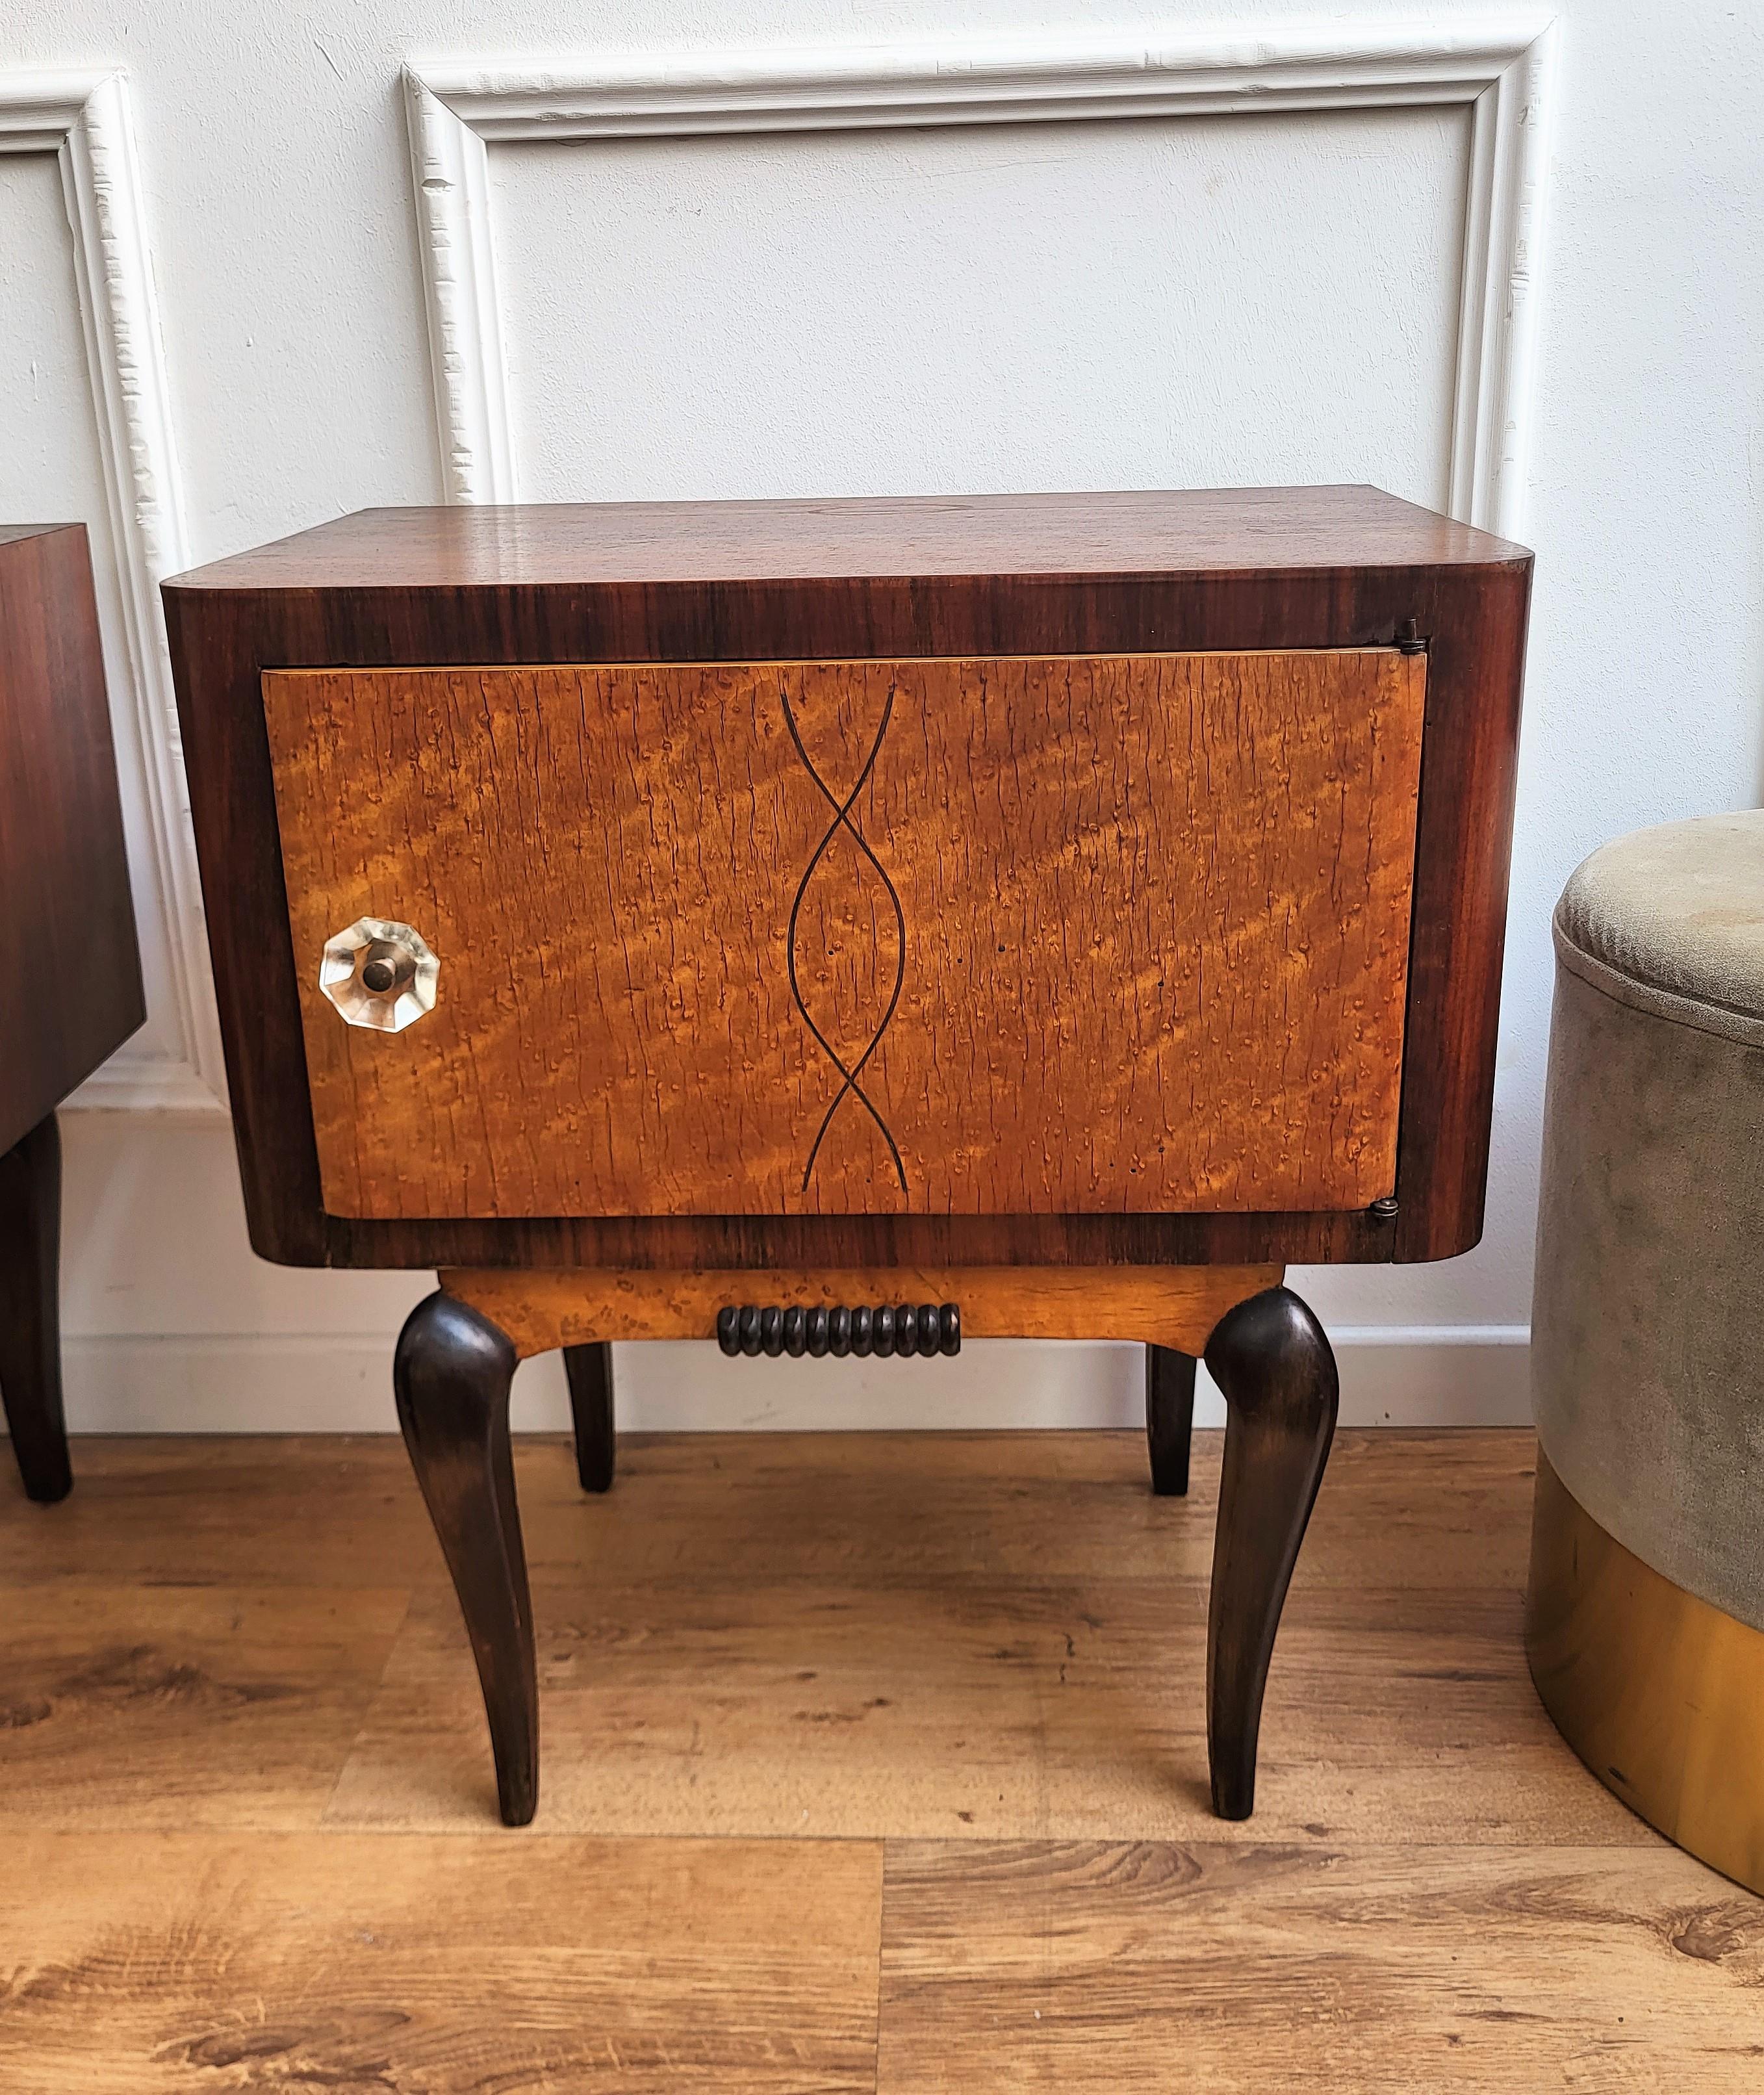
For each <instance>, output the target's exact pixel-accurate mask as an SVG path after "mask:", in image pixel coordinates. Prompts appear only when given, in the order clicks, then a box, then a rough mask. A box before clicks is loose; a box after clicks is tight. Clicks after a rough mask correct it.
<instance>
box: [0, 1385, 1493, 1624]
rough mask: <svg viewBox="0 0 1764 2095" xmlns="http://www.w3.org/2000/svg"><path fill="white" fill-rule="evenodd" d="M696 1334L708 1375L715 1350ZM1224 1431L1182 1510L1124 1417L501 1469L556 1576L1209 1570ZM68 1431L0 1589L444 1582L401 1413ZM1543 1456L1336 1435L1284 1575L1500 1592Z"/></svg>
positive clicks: (710, 1446) (656, 1443) (559, 1449)
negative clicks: (1164, 1492) (589, 1489)
mask: <svg viewBox="0 0 1764 2095" xmlns="http://www.w3.org/2000/svg"><path fill="white" fill-rule="evenodd" d="M704 1357H705V1361H706V1371H707V1372H708V1373H719V1374H720V1373H723V1372H725V1368H724V1365H723V1363H721V1361H716V1360H715V1358H714V1357H713V1355H712V1352H711V1349H710V1348H709V1347H708V1346H707V1347H706V1348H705V1353H704ZM744 1371H746V1370H741V1369H738V1370H734V1372H736V1373H741V1372H744ZM755 1371H756V1372H763V1373H773V1372H775V1370H773V1368H772V1367H771V1365H769V1364H767V1365H765V1366H764V1367H763V1368H760V1369H757V1370H755ZM856 1371H857V1370H856V1367H855V1366H854V1367H853V1368H852V1369H851V1370H838V1369H834V1370H827V1371H826V1372H829V1373H831V1374H838V1373H841V1372H849V1373H856ZM1222 1439H1223V1435H1222V1434H1220V1433H1218V1432H1216V1431H1202V1432H1199V1433H1196V1435H1195V1438H1194V1457H1193V1478H1194V1481H1193V1486H1192V1492H1193V1496H1192V1499H1191V1501H1190V1505H1189V1506H1188V1507H1184V1506H1181V1505H1174V1506H1161V1505H1158V1504H1157V1502H1156V1500H1154V1499H1153V1498H1152V1496H1151V1494H1150V1493H1149V1492H1148V1491H1147V1489H1146V1479H1145V1470H1144V1449H1143V1443H1142V1442H1141V1441H1140V1440H1139V1436H1138V1435H1137V1434H1134V1433H1126V1432H1123V1433H1068V1432H1039V1433H1010V1434H998V1433H966V1432H946V1433H939V1434H936V1435H925V1434H917V1433H865V1435H863V1436H862V1438H861V1440H860V1442H858V1443H857V1444H856V1448H854V1444H853V1441H852V1436H851V1435H849V1434H845V1433H838V1432H828V1433H676V1434H667V1433H664V1434H653V1433H636V1434H632V1433H627V1434H625V1435H622V1436H621V1441H620V1453H621V1457H622V1458H623V1472H622V1474H623V1475H624V1476H625V1477H629V1479H632V1480H634V1483H635V1486H636V1487H635V1488H634V1490H633V1491H631V1492H626V1491H625V1490H624V1489H623V1486H622V1481H621V1488H620V1489H619V1490H617V1491H616V1492H613V1493H612V1495H611V1496H610V1497H608V1498H607V1499H606V1500H603V1501H600V1502H598V1503H596V1504H595V1505H585V1504H584V1502H583V1500H582V1496H581V1487H580V1484H579V1483H578V1482H577V1475H576V1469H575V1463H574V1461H573V1457H572V1456H571V1453H570V1451H569V1448H568V1442H567V1439H564V1438H563V1437H561V1436H551V1435H517V1436H516V1440H515V1468H516V1478H517V1481H518V1484H519V1488H520V1505H521V1519H522V1525H523V1528H524V1530H525V1535H526V1541H527V1553H528V1557H529V1561H531V1563H532V1565H533V1567H534V1571H535V1573H536V1574H537V1575H538V1576H540V1577H542V1578H543V1579H546V1580H547V1583H551V1584H558V1583H565V1584H568V1583H573V1582H576V1583H581V1585H583V1586H585V1587H590V1588H592V1587H595V1586H598V1585H599V1584H603V1583H608V1584H611V1583H619V1582H620V1581H621V1580H625V1579H628V1580H629V1582H630V1583H633V1584H636V1585H655V1586H661V1585H665V1584H669V1583H678V1582H684V1583H687V1584H690V1583H692V1582H693V1581H694V1580H695V1579H698V1578H699V1577H701V1576H703V1575H705V1574H706V1573H707V1572H708V1570H710V1569H711V1568H712V1567H713V1566H714V1565H715V1564H716V1561H717V1560H718V1557H719V1556H720V1555H721V1557H722V1558H723V1559H725V1561H728V1562H736V1563H738V1564H739V1565H740V1566H742V1567H743V1570H744V1571H745V1572H747V1573H749V1574H751V1575H752V1576H754V1577H756V1578H760V1579H769V1580H771V1581H773V1583H782V1584H787V1583H791V1582H792V1581H795V1580H805V1581H806V1580H812V1579H813V1578H814V1577H815V1575H817V1571H821V1570H825V1568H826V1567H827V1566H830V1565H837V1566H838V1567H839V1570H840V1572H841V1574H842V1575H845V1576H848V1577H850V1578H851V1579H852V1580H854V1581H855V1582H856V1583H860V1584H869V1585H878V1586H887V1585H893V1584H895V1583H899V1582H900V1581H901V1580H903V1579H905V1580H920V1581H924V1582H928V1583H939V1582H954V1583H961V1582H963V1581H965V1580H966V1579H969V1578H972V1577H975V1576H981V1575H983V1576H986V1577H989V1578H997V1577H1002V1578H1004V1579H1007V1580H1008V1579H1018V1578H1030V1579H1034V1578H1037V1577H1041V1576H1048V1577H1052V1578H1056V1579H1075V1580H1078V1581H1081V1582H1082V1581H1084V1580H1087V1579H1095V1578H1105V1577H1117V1578H1125V1579H1158V1578H1174V1579H1192V1580H1204V1579H1205V1578H1206V1576H1207V1571H1208V1566H1209V1563H1210V1561H1211V1557H1212V1548H1213V1529H1212V1515H1211V1513H1210V1510H1209V1509H1210V1508H1211V1506H1212V1505H1213V1500H1214V1497H1215V1496H1216V1494H1217V1488H1218V1479H1219V1458H1220V1453H1221V1447H1222ZM78 1447H79V1452H80V1455H81V1483H80V1488H79V1490H78V1491H77V1492H76V1493H75V1494H74V1496H72V1498H71V1499H69V1500H68V1502H67V1503H66V1505H63V1506H61V1507H59V1508H58V1509H57V1510H56V1512H55V1513H54V1515H53V1517H41V1516H37V1515H34V1514H31V1512H30V1510H29V1509H28V1506H27V1505H25V1503H24V1493H23V1491H22V1489H21V1488H20V1485H19V1484H18V1483H17V1481H16V1479H14V1478H12V1477H11V1476H10V1475H9V1474H7V1471H6V1470H5V1468H4V1466H0V1588H7V1589H11V1588H20V1587H25V1586H38V1585H49V1586H53V1585H56V1584H59V1583H63V1582H72V1583H76V1584H77V1583H78V1582H79V1581H80V1579H81V1578H82V1576H89V1577H90V1578H92V1579H102V1580H107V1581H110V1582H111V1583H121V1584H128V1585H133V1586H140V1587H154V1586H221V1587H225V1588H229V1589H230V1588H238V1587H242V1586H283V1585H287V1586H295V1587H298V1588H301V1589H302V1590H303V1592H312V1593H314V1594H317V1593H318V1592H320V1591H322V1590H324V1589H328V1588H338V1587H341V1588H344V1589H346V1590H350V1589H354V1588H389V1587H407V1586H410V1585H412V1584H415V1585H419V1586H435V1587H438V1588H441V1589H442V1590H443V1591H445V1590H446V1581H447V1572H446V1566H445V1565H444V1564H443V1563H442V1557H441V1553H440V1551H439V1549H438V1548H437V1547H436V1546H435V1542H434V1538H433V1534H432V1533H431V1531H430V1527H429V1519H428V1517H427V1515H426V1514H425V1510H424V1508H423V1505H422V1501H421V1500H420V1497H419V1496H418V1495H417V1493H416V1492H415V1491H414V1490H413V1489H412V1485H411V1477H410V1465H409V1462H408V1461H407V1458H406V1456H405V1452H404V1449H403V1446H402V1445H401V1444H400V1442H399V1438H398V1435H396V1434H395V1433H393V1432H390V1431H387V1432H385V1433H380V1434H334V1435H333V1434H322V1435H290V1434H274V1433H263V1434H257V1433H247V1434H238V1435H204V1434H167V1435H128V1436H127V1437H109V1436H98V1435H85V1436H83V1437H82V1438H81V1439H80V1440H79V1443H78ZM857 1453H861V1455H862V1457H863V1459H862V1461H858V1460H856V1454H857ZM1534 1475H1535V1460H1534V1452H1533V1447H1532V1442H1531V1436H1530V1435H1529V1434H1522V1433H1510V1432H1480V1431H1456V1430H1453V1431H1438V1432H1407V1431H1405V1432H1397V1431H1379V1432H1363V1431H1344V1432H1341V1433H1339V1434H1338V1435H1336V1437H1335V1448H1334V1451H1333V1453H1331V1457H1330V1470H1329V1486H1328V1488H1327V1489H1326V1491H1325V1492H1323V1493H1322V1496H1321V1497H1320V1499H1319V1500H1318V1505H1317V1508H1316V1511H1315V1513H1314V1514H1313V1517H1312V1520H1311V1525H1310V1529H1309V1533H1308V1535H1307V1537H1306V1540H1305V1546H1304V1571H1303V1576H1302V1579H1301V1580H1300V1583H1301V1585H1302V1586H1304V1587H1306V1588H1310V1589H1313V1590H1316V1591H1319V1592H1321V1591H1325V1590H1328V1591H1343V1592H1352V1591H1356V1590H1357V1589H1359V1588H1361V1587H1366V1588H1379V1589H1383V1588H1395V1587H1401V1588H1404V1589H1405V1590H1407V1591H1411V1592H1431V1593H1440V1592H1449V1593H1453V1594H1466V1595H1470V1594H1474V1595H1487V1594H1488V1593H1491V1592H1495V1593H1501V1594H1509V1593H1511V1594H1517V1593H1518V1592H1522V1590H1523V1588H1524V1585H1525V1579H1526V1566H1527V1557H1528V1552H1529V1549H1530V1545H1531V1492H1532V1482H1533V1478H1534ZM1195 1508H1198V1510H1193V1509H1195ZM70 1619H71V1618H70Z"/></svg>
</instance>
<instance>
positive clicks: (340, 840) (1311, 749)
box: [264, 649, 1426, 1219]
mask: <svg viewBox="0 0 1764 2095" xmlns="http://www.w3.org/2000/svg"><path fill="white" fill-rule="evenodd" d="M1425 696H1426V659H1425V657H1424V656H1418V655H1417V656H1405V655H1401V654H1399V653H1397V652H1396V651H1394V650H1391V649H1376V650H1341V651H1330V652H1306V653H1258V654H1235V655H1213V656H1097V657H1081V658H1074V657H1064V658H1043V659H1039V660H1035V659H1013V658H1002V659H1001V658H994V659H990V660H943V661H894V662H829V663H794V664H709V665H694V664H669V665H666V666H664V667H653V666H644V665H638V666H626V667H617V666H611V667H608V666H595V665H582V666H576V667H568V668H554V669H520V670H507V669H494V670H483V671H477V672H474V671H471V670H459V671H451V672H446V673H438V672H435V671H432V670H430V671H410V672H407V673H372V674H359V673H358V674H338V673H316V672H291V671H290V672H280V673H277V672H271V673H266V674H265V676H264V707H265V712H266V716H267V719H268V729H269V737H270V745H271V748H272V752H273V758H274V763H275V769H276V782H277V809H278V814H279V817H280V825H281V839H282V855H283V860H284V864H285V869H286V873H287V883H288V892H289V899H290V923H291V928H292V935H293V940H294V952H295V954H296V955H297V956H299V958H300V959H301V960H303V961H304V962H305V963H307V965H305V966H304V967H303V973H302V1012H303V1019H304V1022H305V1027H306V1046H307V1068H308V1070H309V1072H310V1074H311V1090H312V1105H313V1120H314V1126H315V1128H316V1135H317V1139H318V1145H319V1157H320V1172H321V1174H322V1178H323V1182H324V1198H325V1203H326V1206H327V1208H328V1209H329V1211H330V1212H331V1213H333V1214H338V1215H345V1216H355V1217H377V1218H381V1219H392V1218H399V1217H450V1216H480V1217H506V1218H517V1217H527V1216H535V1215H539V1216H543V1215H554V1214H555V1215H579V1214H581V1215H645V1214H656V1215H725V1214H729V1215H733V1214H760V1215H769V1214H780V1213H801V1212H808V1213H828V1214H849V1213H867V1212H873V1211H878V1210H880V1211H882V1212H884V1213H888V1212H896V1211H905V1212H911V1213H950V1214H964V1215H969V1214H973V1215H983V1214H1004V1215H1015V1214H1038V1213H1039V1214H1078V1213H1096V1212H1100V1211H1126V1212H1139V1213H1155V1212H1164V1211H1177V1212H1202V1213H1205V1212H1213V1211H1218V1210H1231V1209H1248V1210H1252V1211H1278V1210H1282V1209H1294V1208H1316V1209H1328V1208H1344V1209H1353V1208H1363V1207H1365V1206H1366V1205H1368V1204H1370V1202H1371V1201H1372V1200H1376V1199H1379V1198H1380V1197H1382V1196H1384V1195H1387V1194H1388V1193H1390V1192H1391V1191H1393V1189H1394V1187H1395V1185H1396V1122H1397V1105H1398V1091H1399V1083H1400V1073H1401V1055H1402V1027H1403V1008H1404V1000H1405V987H1406V978H1407V960H1408V947H1409V888H1410V884H1411V882H1412V879H1413V852H1414V830H1415V799H1416V789H1417V781H1418V772H1419V765H1420V756H1421V726H1422V708H1423V704H1424V702H1425ZM364 915H366V916H377V917H392V918H395V919H397V920H399V921H405V922H408V923H411V924H412V925H414V926H416V929H417V930H419V931H420V933H421V934H422V935H423V937H424V938H425V939H426V940H427V942H428V943H429V945H430V946H431V947H433V949H434V951H435V952H436V953H437V954H438V956H440V957H441V961H442V970H443V978H442V988H441V991H440V995H439V999H438V1003H437V1006H436V1008H435V1009H434V1010H433V1012H432V1013H429V1015H428V1016H427V1017H425V1018H423V1019H421V1020H420V1021H418V1023H417V1024H416V1025H415V1026H411V1027H409V1028H407V1030H405V1031H403V1032H402V1033H399V1034H396V1035H389V1034H381V1033H377V1032H373V1031H372V1030H367V1029H364V1028H361V1027H356V1026H347V1025H345V1024H344V1023H343V1022H342V1021H341V1019H340V1017H339V1016H338V1013H337V1012H336V1011H334V1010H333V1008H332V1007H331V1006H330V1005H329V1004H328V1003H327V1002H326V1000H325V999H324V996H323V995H321V994H320V990H319V987H318V982H317V960H318V956H319V955H320V952H322V951H323V948H324V943H325V941H326V939H329V937H330V936H332V935H333V934H334V933H336V932H338V931H340V930H343V929H344V928H345V927H346V926H348V925H350V924H351V923H353V922H354V921H355V919H356V918H358V917H362V916H364Z"/></svg>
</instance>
